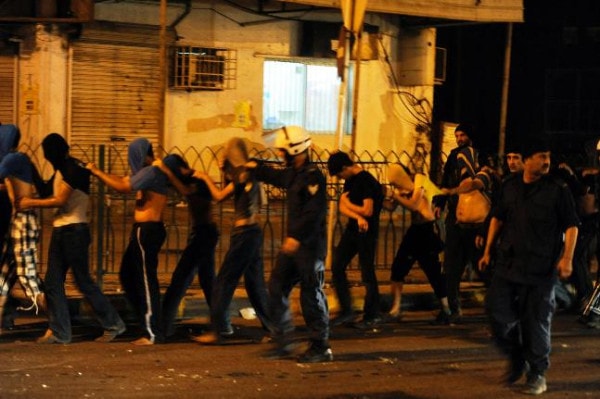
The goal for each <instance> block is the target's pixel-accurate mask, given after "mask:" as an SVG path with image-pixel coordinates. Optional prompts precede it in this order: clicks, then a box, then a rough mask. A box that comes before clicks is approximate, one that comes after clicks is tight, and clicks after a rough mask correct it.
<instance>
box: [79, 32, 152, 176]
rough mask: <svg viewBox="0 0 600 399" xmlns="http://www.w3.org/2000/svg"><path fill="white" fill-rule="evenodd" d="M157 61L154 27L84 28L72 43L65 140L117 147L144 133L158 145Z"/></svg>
mask: <svg viewBox="0 0 600 399" xmlns="http://www.w3.org/2000/svg"><path fill="white" fill-rule="evenodd" d="M158 65H159V50H158V29H156V28H146V29H140V28H137V27H132V28H128V27H123V26H120V27H119V28H118V29H115V27H114V26H112V25H111V26H109V27H104V28H102V27H100V28H98V27H94V28H91V29H88V30H87V31H84V32H83V34H82V37H81V38H80V40H79V41H78V42H76V43H75V44H74V46H73V63H72V75H71V99H70V100H71V123H70V128H71V130H70V142H71V143H72V144H76V145H78V146H81V147H82V148H89V146H90V145H92V144H116V145H117V146H118V147H120V146H121V145H126V144H127V143H129V142H130V141H131V140H133V139H135V138H138V137H146V138H147V139H149V140H150V141H151V142H152V144H153V145H154V146H156V145H158V144H159V142H158V141H159V133H160V129H159V121H160V109H161V107H160V98H161V96H160V93H159V90H160V85H159V77H160V71H159V68H158ZM73 150H74V151H73V152H74V153H75V154H74V155H75V156H77V154H76V152H77V151H76V148H75V147H73ZM83 158H86V157H85V156H83ZM125 162H126V160H125ZM119 169H120V168H118V167H117V169H116V170H114V169H113V173H120V172H122V171H121V170H119Z"/></svg>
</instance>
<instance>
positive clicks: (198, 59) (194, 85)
mask: <svg viewBox="0 0 600 399" xmlns="http://www.w3.org/2000/svg"><path fill="white" fill-rule="evenodd" d="M172 54H173V56H172V58H171V59H172V65H171V78H170V87H171V88H172V89H182V90H188V91H192V90H228V89H235V83H236V73H237V52H236V51H235V50H231V49H226V48H218V47H195V46H175V47H174V48H173V51H172Z"/></svg>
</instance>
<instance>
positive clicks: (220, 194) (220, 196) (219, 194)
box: [194, 170, 234, 202]
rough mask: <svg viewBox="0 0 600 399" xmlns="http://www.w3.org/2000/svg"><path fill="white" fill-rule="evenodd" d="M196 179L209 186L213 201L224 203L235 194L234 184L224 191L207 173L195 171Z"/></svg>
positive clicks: (226, 187) (227, 186) (228, 185)
mask: <svg viewBox="0 0 600 399" xmlns="http://www.w3.org/2000/svg"><path fill="white" fill-rule="evenodd" d="M194 177H195V178H196V179H202V180H204V182H205V183H206V185H207V186H208V189H209V190H210V194H211V195H212V197H213V199H214V200H215V201H217V202H220V201H223V200H224V199H226V198H228V197H229V196H231V194H233V189H234V186H233V183H229V184H227V185H226V186H225V187H224V188H223V189H222V190H220V189H219V188H218V187H217V185H216V184H215V182H214V181H213V180H212V179H211V178H210V176H209V175H207V174H206V173H204V172H200V171H198V170H195V171H194Z"/></svg>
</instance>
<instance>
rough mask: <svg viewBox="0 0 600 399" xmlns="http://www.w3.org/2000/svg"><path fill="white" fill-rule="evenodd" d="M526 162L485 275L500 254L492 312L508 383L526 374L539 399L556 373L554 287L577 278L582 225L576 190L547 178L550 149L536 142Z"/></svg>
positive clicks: (507, 200) (501, 216)
mask: <svg viewBox="0 0 600 399" xmlns="http://www.w3.org/2000/svg"><path fill="white" fill-rule="evenodd" d="M523 160H524V170H523V173H519V174H514V175H512V176H511V177H509V178H508V179H507V180H506V181H505V182H504V183H503V185H502V188H501V192H500V197H499V201H498V203H497V205H496V206H495V207H494V209H493V210H492V219H491V222H490V228H489V232H488V236H487V241H486V246H485V251H484V254H483V257H482V258H481V260H480V261H479V268H480V269H481V270H484V269H485V268H486V267H487V266H488V265H489V263H490V258H491V255H492V248H495V254H496V270H495V273H494V275H493V277H492V283H491V285H490V287H489V289H488V292H487V297H486V308H487V312H488V315H489V317H490V322H491V327H492V333H493V335H494V338H495V341H496V344H497V346H498V347H499V348H500V349H501V350H502V352H504V353H505V354H506V355H507V356H508V357H509V360H510V365H509V368H508V372H507V374H506V383H507V384H514V383H516V382H517V381H518V380H519V379H521V377H522V376H523V374H525V373H527V387H526V389H525V391H524V392H525V393H528V394H532V395H539V394H541V393H543V392H545V391H546V379H545V376H544V374H545V372H546V370H547V369H548V367H549V366H550V349H551V343H550V336H551V333H550V329H551V323H552V315H553V312H554V308H555V296H554V287H555V283H556V279H557V277H560V278H567V277H568V276H569V275H570V274H571V272H572V268H573V252H574V250H575V243H576V240H577V230H578V227H577V226H578V224H579V220H578V218H577V213H576V211H575V203H574V200H573V196H572V195H571V193H570V191H569V188H568V187H567V186H566V184H564V183H563V182H562V181H560V180H557V179H556V178H554V177H553V176H550V175H548V171H549V170H550V151H549V147H548V146H547V145H546V144H545V143H544V142H542V141H537V140H532V142H531V143H529V144H528V145H527V146H526V148H525V149H524V151H523ZM563 236H564V239H563ZM496 242H497V245H495V244H496Z"/></svg>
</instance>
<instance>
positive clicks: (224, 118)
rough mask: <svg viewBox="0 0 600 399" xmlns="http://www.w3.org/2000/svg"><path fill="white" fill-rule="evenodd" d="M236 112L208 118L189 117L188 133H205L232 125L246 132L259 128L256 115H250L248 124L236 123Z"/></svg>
mask: <svg viewBox="0 0 600 399" xmlns="http://www.w3.org/2000/svg"><path fill="white" fill-rule="evenodd" d="M236 121H237V118H236V114H222V115H215V116H211V117H208V118H197V119H189V120H188V121H187V131H188V133H204V132H210V131H212V130H215V129H225V128H230V127H239V128H241V129H243V130H244V131H245V132H248V131H255V130H257V129H258V122H257V120H256V117H255V116H253V115H250V116H249V118H248V121H247V123H246V124H247V126H238V125H236Z"/></svg>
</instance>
